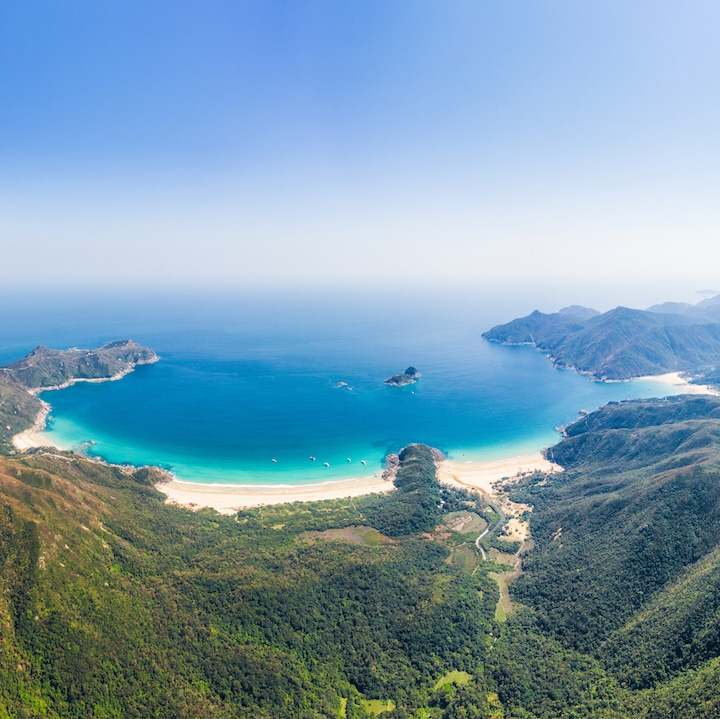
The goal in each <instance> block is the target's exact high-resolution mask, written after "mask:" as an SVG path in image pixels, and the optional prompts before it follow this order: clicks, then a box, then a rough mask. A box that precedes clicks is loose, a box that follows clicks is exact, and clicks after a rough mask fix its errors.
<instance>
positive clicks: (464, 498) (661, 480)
mask: <svg viewBox="0 0 720 719" xmlns="http://www.w3.org/2000/svg"><path fill="white" fill-rule="evenodd" d="M566 434H567V436H566V437H565V438H564V439H563V441H562V442H560V444H558V445H557V446H556V447H554V448H553V450H552V451H553V456H554V458H555V459H556V460H557V461H559V462H561V463H562V464H563V466H564V468H565V470H564V472H562V473H557V474H554V475H547V476H546V475H543V474H541V473H536V474H534V475H532V476H528V477H526V478H524V479H523V480H522V481H521V482H520V483H519V484H517V485H516V486H515V488H514V489H513V490H512V497H513V499H515V500H517V501H522V502H525V503H529V504H532V505H533V506H534V511H533V512H532V514H531V528H532V532H533V538H534V548H533V549H531V550H530V551H526V552H525V553H524V554H522V555H521V557H522V559H523V574H522V575H521V576H520V577H519V578H518V579H516V580H515V582H514V583H513V584H511V585H510V594H511V597H512V599H513V602H514V603H515V611H514V612H513V613H511V614H509V615H508V616H507V618H506V620H505V621H503V622H502V623H497V622H496V621H495V618H494V617H495V610H496V604H497V602H498V586H497V584H496V583H495V582H494V581H493V580H492V579H491V576H496V575H495V574H493V572H502V570H501V569H499V565H497V564H496V563H495V562H492V561H491V562H483V561H482V558H481V556H480V554H479V553H478V551H477V550H476V548H475V545H474V540H475V538H476V537H477V535H478V534H479V533H480V532H481V531H482V529H483V528H485V527H486V526H488V525H487V516H488V512H487V505H486V504H485V502H484V501H483V499H482V497H480V496H479V495H477V494H474V493H471V492H466V491H461V490H460V491H458V490H451V489H448V488H446V487H442V486H440V485H439V484H438V482H437V479H436V475H435V467H434V455H433V452H432V451H431V450H430V449H429V448H427V447H424V446H421V445H412V446H410V447H408V448H406V449H405V450H403V451H402V452H401V453H400V468H399V470H398V472H397V476H396V485H397V490H396V491H395V492H393V493H391V494H389V495H376V496H368V497H363V498H355V499H353V500H351V499H346V500H335V501H331V502H317V503H307V504H300V503H298V504H294V505H282V506H275V507H262V508H256V509H251V510H245V511H242V512H239V513H238V514H237V515H235V516H230V517H225V516H219V515H217V514H215V513H214V512H212V511H210V510H203V511H200V512H196V513H193V512H190V511H188V510H185V509H182V508H179V507H172V506H168V505H166V504H164V502H163V501H162V500H163V495H162V494H161V493H159V492H158V491H157V490H156V489H155V488H154V484H155V482H156V481H157V479H158V475H157V474H156V471H155V470H153V469H151V468H144V469H140V470H135V471H129V470H123V469H121V468H118V467H111V466H106V465H103V464H98V463H95V462H90V461H87V460H83V459H80V458H77V457H73V456H71V455H66V454H63V453H53V454H50V453H47V454H45V453H42V452H36V453H34V454H30V455H24V456H22V457H19V458H0V717H13V718H14V717H43V716H44V717H57V718H59V717H63V718H64V717H78V718H79V717H168V718H169V717H181V718H182V717H187V718H190V717H221V718H222V717H228V718H229V717H260V718H262V717H288V718H290V717H333V718H335V717H343V716H344V717H350V718H351V719H352V718H357V717H363V718H365V719H367V718H368V717H372V716H381V717H386V718H387V719H397V718H398V717H405V718H410V717H412V718H414V719H420V718H421V717H424V718H425V719H469V718H470V717H480V718H482V717H488V718H489V717H494V718H495V719H565V718H566V719H570V718H573V719H577V718H578V717H599V718H600V719H610V718H615V717H627V718H635V717H637V718H643V719H645V718H646V719H650V718H651V717H652V718H653V719H666V718H667V719H670V718H671V717H679V716H682V717H684V718H687V719H700V718H701V717H708V718H709V717H715V716H717V715H718V712H719V711H720V691H718V689H717V683H718V679H720V541H719V539H718V538H720V462H719V460H720V454H719V453H718V450H719V448H720V399H718V398H713V397H692V396H690V397H676V398H671V399H667V400H645V401H637V402H622V403H611V404H610V405H608V406H607V407H605V408H603V409H602V410H599V411H598V412H596V413H593V414H591V415H589V416H587V417H583V418H582V419H581V420H580V421H579V422H577V423H576V424H574V425H572V426H570V427H568V428H567V431H566ZM491 522H492V519H491ZM483 541H484V542H486V543H487V546H488V547H500V548H501V549H502V550H503V553H504V554H505V555H506V554H507V553H508V550H512V551H516V550H517V549H518V548H519V547H518V546H517V543H514V545H513V543H511V542H508V541H507V540H504V539H503V538H502V537H501V536H498V535H496V534H494V533H491V535H490V536H489V537H486V538H485V539H484V540H483ZM501 618H505V615H503V617H501Z"/></svg>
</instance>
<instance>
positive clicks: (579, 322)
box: [483, 303, 720, 381]
mask: <svg viewBox="0 0 720 719" xmlns="http://www.w3.org/2000/svg"><path fill="white" fill-rule="evenodd" d="M688 307H690V309H691V310H692V311H690V310H687V309H682V308H679V306H676V305H675V304H672V303H671V304H669V305H667V306H664V305H663V306H659V307H658V308H655V309H653V308H651V309H650V310H634V309H629V308H627V307H617V308H616V309H614V310H610V311H609V312H605V313H604V314H593V311H591V310H586V308H581V307H577V308H572V307H570V308H565V309H564V310H561V311H560V312H556V313H554V314H543V313H541V312H538V311H535V312H533V313H532V314H530V315H528V316H527V317H522V318H519V319H516V320H513V321H512V322H509V323H507V324H505V325H498V326H497V327H493V328H492V329H490V330H488V331H487V332H485V333H484V334H483V337H485V339H487V340H489V341H491V342H500V343H502V344H511V345H512V344H531V345H534V346H535V347H537V348H538V349H539V350H542V351H543V352H546V353H547V354H548V355H549V356H550V357H551V358H552V360H553V362H554V364H555V365H556V366H558V367H563V368H570V369H576V370H577V371H579V372H582V373H585V374H589V375H591V376H592V377H594V378H596V379H629V378H632V377H643V376H646V375H654V374H662V373H665V372H675V371H682V372H688V373H691V374H693V375H696V376H697V377H698V379H700V378H703V377H712V378H714V377H715V375H716V374H717V370H716V367H717V366H720V314H718V312H717V308H718V305H717V304H709V305H704V304H703V303H700V304H699V305H695V306H693V305H689V306H688ZM660 309H663V310H675V311H663V312H661V311H658V310H660ZM708 381H710V380H708Z"/></svg>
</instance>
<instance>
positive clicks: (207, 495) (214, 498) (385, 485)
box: [156, 475, 394, 514]
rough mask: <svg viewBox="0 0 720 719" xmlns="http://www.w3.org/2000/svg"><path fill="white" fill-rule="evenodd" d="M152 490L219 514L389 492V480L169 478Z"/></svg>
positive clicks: (174, 499)
mask: <svg viewBox="0 0 720 719" xmlns="http://www.w3.org/2000/svg"><path fill="white" fill-rule="evenodd" d="M156 489H158V490H160V491H161V492H163V494H166V495H167V497H168V498H167V500H166V501H167V502H168V503H169V504H178V505H180V506H183V507H189V508H190V509H201V508H202V507H211V508H212V509H214V510H215V511H216V512H218V513H219V514H233V513H234V512H236V511H237V510H238V509H244V508H247V507H258V506H262V505H266V504H284V503H286V502H317V501H320V500H322V499H342V498H344V497H359V496H362V495H364V494H376V493H378V492H389V491H391V490H392V489H394V485H393V483H392V481H391V480H385V479H382V477H380V475H373V476H369V477H358V478H357V479H346V480H342V481H338V482H323V483H320V484H302V485H297V486H293V485H285V486H282V485H257V484H256V485H250V484H245V485H237V486H236V487H233V486H229V485H220V486H218V485H215V486H213V485H208V484H199V483H193V482H180V481H178V480H172V481H170V482H161V483H160V484H157V485H156Z"/></svg>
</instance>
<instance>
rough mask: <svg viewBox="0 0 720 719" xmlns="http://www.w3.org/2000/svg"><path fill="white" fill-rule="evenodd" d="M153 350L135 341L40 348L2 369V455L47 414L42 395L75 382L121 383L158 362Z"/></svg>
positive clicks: (0, 417)
mask: <svg viewBox="0 0 720 719" xmlns="http://www.w3.org/2000/svg"><path fill="white" fill-rule="evenodd" d="M158 359H159V358H158V356H157V355H156V354H155V352H153V350H151V349H148V348H147V347H143V346H141V345H139V344H138V343H137V342H134V341H133V340H116V341H115V342H110V343H108V344H106V345H103V346H102V347H100V348H99V349H95V350H84V349H76V348H73V349H68V350H54V349H49V348H48V347H43V346H40V347H36V348H35V349H34V350H33V351H32V352H30V353H29V354H28V355H27V356H26V357H24V358H23V359H21V360H19V361H17V362H12V363H10V364H6V365H4V366H3V367H0V451H2V452H6V453H7V452H11V451H12V437H13V436H14V435H16V434H18V433H20V432H23V431H24V430H26V429H30V428H31V427H32V426H33V424H34V423H35V421H36V418H37V416H38V415H39V414H40V412H41V411H42V410H43V403H42V402H41V401H40V400H39V399H38V398H37V396H36V395H37V394H38V393H39V392H42V391H45V390H51V389H62V388H64V387H69V386H70V385H71V384H73V383H75V382H100V381H104V380H112V379H119V378H120V377H122V376H124V375H126V374H127V373H128V372H131V371H132V370H133V369H134V368H135V367H136V366H137V365H141V364H151V363H153V362H157V360H158Z"/></svg>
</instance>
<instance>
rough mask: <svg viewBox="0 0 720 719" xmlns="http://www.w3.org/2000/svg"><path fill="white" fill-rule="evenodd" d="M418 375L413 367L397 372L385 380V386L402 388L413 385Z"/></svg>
mask: <svg viewBox="0 0 720 719" xmlns="http://www.w3.org/2000/svg"><path fill="white" fill-rule="evenodd" d="M418 377H420V373H419V372H418V371H417V370H416V369H415V368H414V367H408V368H407V369H406V370H405V371H404V372H398V373H397V374H394V375H393V376H392V377H390V378H388V379H386V380H385V384H389V385H391V386H392V387H404V386H405V385H407V384H415V382H416V381H417V379H418Z"/></svg>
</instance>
